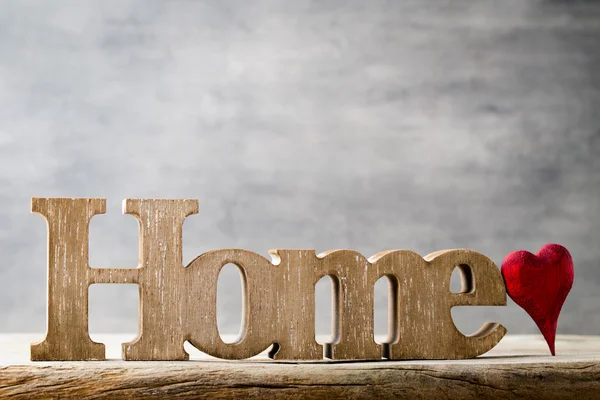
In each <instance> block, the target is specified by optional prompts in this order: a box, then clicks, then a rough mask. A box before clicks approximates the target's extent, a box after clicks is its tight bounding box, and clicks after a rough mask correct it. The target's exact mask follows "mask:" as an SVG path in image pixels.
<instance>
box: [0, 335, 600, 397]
mask: <svg viewBox="0 0 600 400" xmlns="http://www.w3.org/2000/svg"><path fill="white" fill-rule="evenodd" d="M99 336H100V337H95V339H101V340H102V341H103V342H105V343H106V346H107V355H108V356H109V357H119V352H120V343H121V342H122V341H123V340H124V337H123V336H122V335H99ZM37 338H39V337H37ZM34 339H36V337H33V336H32V335H0V354H1V356H0V365H2V367H0V397H1V398H5V397H11V398H16V399H42V398H67V397H75V398H79V399H98V398H136V399H155V398H177V399H192V398H193V399H198V398H200V399H201V398H225V397H226V398H246V399H262V398H308V399H318V398H329V399H341V398H346V399H348V398H366V399H371V398H372V399H375V398H395V399H402V398H407V399H408V398H410V399H413V398H417V399H418V398H436V399H445V398H461V399H475V398H480V397H483V396H485V397H494V398H499V399H513V398H530V399H561V398H570V397H573V396H577V397H578V398H580V399H595V398H600V337H598V336H594V337H590V336H573V335H569V336H559V337H558V339H557V354H558V356H556V357H551V356H550V355H549V352H548V349H547V346H546V344H545V342H544V340H543V338H542V337H541V336H533V335H530V336H527V335H524V336H518V335H514V336H510V335H509V336H507V337H505V338H504V339H503V340H502V341H501V342H500V344H499V345H498V346H497V347H496V348H494V349H493V350H492V351H490V352H489V353H487V354H486V355H485V356H482V357H479V358H476V359H472V360H454V361H449V360H446V361H431V360H429V361H371V362H333V361H321V362H292V361H286V362H274V361H271V360H269V359H268V358H267V355H266V354H265V353H263V354H261V355H260V356H257V357H255V358H252V359H250V360H246V361H222V360H217V359H214V358H211V357H209V356H206V355H203V354H200V353H199V352H195V353H192V352H193V347H192V346H186V350H188V351H190V353H191V354H190V359H191V361H168V362H167V361H165V362H153V361H150V362H142V361H122V360H118V361H88V362H31V361H29V360H28V343H30V342H31V341H32V340H34Z"/></svg>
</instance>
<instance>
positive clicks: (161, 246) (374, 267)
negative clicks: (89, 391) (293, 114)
mask: <svg viewBox="0 0 600 400" xmlns="http://www.w3.org/2000/svg"><path fill="white" fill-rule="evenodd" d="M32 211H33V212H35V213H39V214H41V215H42V216H43V217H44V218H45V219H46V221H47V224H48V313H47V316H48V330H47V334H46V337H45V339H44V340H43V341H41V342H39V343H35V344H32V346H31V359H32V360H36V361H59V360H103V359H105V352H104V345H103V344H102V343H95V342H93V341H92V340H91V339H90V337H89V334H88V286H89V285H90V284H94V283H136V284H138V285H139V290H140V307H139V310H140V311H139V330H140V332H139V336H138V338H137V339H136V340H135V341H134V342H131V343H124V344H123V357H124V359H125V360H186V359H188V354H187V353H186V352H185V350H184V342H185V341H189V342H190V343H191V344H192V345H193V346H194V347H196V348H197V349H198V350H200V351H202V352H205V353H207V354H209V355H212V356H215V357H219V358H225V359H244V358H249V357H252V356H254V355H256V354H259V353H260V352H262V351H264V350H265V349H267V348H269V347H270V346H271V345H273V347H272V351H271V354H270V356H271V357H272V358H274V359H278V360H321V359H322V358H323V357H324V356H325V357H326V358H331V359H334V360H374V359H380V358H382V357H384V358H388V359H391V360H402V359H463V358H472V357H476V356H478V355H480V354H483V353H485V352H487V351H488V350H490V349H491V348H492V347H494V346H495V345H496V344H497V343H498V342H499V341H500V340H501V339H502V337H503V336H504V335H505V334H506V329H505V328H504V327H503V326H502V325H500V324H497V323H486V324H484V325H483V326H482V327H481V329H480V330H479V331H478V332H476V333H475V334H473V335H471V336H465V335H463V334H462V333H461V332H460V331H459V330H458V329H457V328H456V326H455V325H454V323H453V321H452V316H451V313H450V309H451V308H452V307H455V306H500V305H506V289H505V286H504V282H503V279H502V275H501V274H500V271H499V269H498V268H497V267H496V265H495V264H494V263H493V262H492V261H491V260H490V259H489V258H487V257H486V256H484V255H483V254H480V253H478V252H476V251H473V250H465V249H457V250H443V251H438V252H435V253H432V254H429V255H427V256H425V257H421V256H420V255H419V254H417V253H414V252H412V251H409V250H392V251H385V252H381V253H378V254H375V255H374V256H372V257H371V258H369V259H367V258H365V257H364V256H362V255H361V254H359V253H357V252H355V251H352V250H334V251H328V252H325V253H323V254H319V255H317V254H316V253H315V251H314V250H297V249H294V250H284V249H280V250H272V251H270V254H271V256H272V261H270V260H268V259H266V258H264V257H262V256H261V255H259V254H256V253H253V252H251V251H247V250H241V249H221V250H215V251H209V252H207V253H204V254H202V255H200V256H199V257H197V258H196V259H195V260H193V261H192V262H191V263H190V264H189V265H188V266H186V267H184V265H183V264H182V228H183V222H184V220H185V218H186V217H187V216H189V215H192V214H195V213H197V212H198V201H197V200H188V199H185V200H162V199H127V200H125V201H124V203H123V213H124V214H131V215H133V216H135V217H136V218H137V220H138V222H139V243H140V245H139V248H140V254H139V266H138V267H137V268H135V269H112V268H110V269H109V268H106V269H97V268H90V266H89V264H88V233H89V223H90V220H91V218H92V217H93V216H94V215H96V214H102V213H104V212H105V211H106V201H105V200H104V199H95V198H89V199H86V198H76V199H69V198H34V199H32ZM228 263H233V264H236V265H237V266H239V267H240V269H241V271H242V274H243V288H244V308H243V309H244V311H243V331H242V334H241V336H240V339H239V340H238V341H237V342H236V343H225V342H223V340H222V339H221V337H220V335H219V331H218V329H217V319H216V295H217V278H218V276H219V272H220V270H221V268H222V267H223V266H224V265H226V264H228ZM457 266H458V267H459V268H460V269H461V271H462V272H463V274H462V275H463V282H462V290H461V291H460V293H452V292H451V291H450V277H451V274H452V271H453V270H454V268H455V267H457ZM325 275H329V276H331V277H332V278H333V281H334V283H335V289H334V294H335V301H334V319H335V320H336V321H337V324H336V329H335V335H334V336H335V338H334V340H333V342H332V343H327V344H325V345H324V346H321V345H320V344H318V343H317V342H316V341H315V316H314V312H315V292H314V291H315V284H316V283H317V282H318V281H319V279H320V278H322V277H323V276H325ZM383 276H387V277H388V278H389V279H390V282H391V283H392V284H391V285H390V287H391V289H390V296H391V299H392V301H391V302H390V304H391V307H390V309H389V315H388V318H389V322H388V323H389V326H391V334H390V335H389V336H390V337H389V338H388V341H387V342H386V343H383V344H378V343H377V342H375V339H374V333H373V325H374V324H373V320H374V299H373V285H374V284H375V282H376V281H377V280H378V279H379V278H381V277H383Z"/></svg>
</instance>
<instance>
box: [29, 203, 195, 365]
mask: <svg viewBox="0 0 600 400" xmlns="http://www.w3.org/2000/svg"><path fill="white" fill-rule="evenodd" d="M105 210H106V200H105V199H56V198H53V199H41V198H34V199H33V200H32V211H33V212H36V213H39V214H41V215H42V216H44V218H45V219H46V221H47V223H48V314H47V315H48V324H47V326H48V328H47V329H48V330H47V333H46V337H45V339H44V340H43V341H42V342H40V343H35V344H33V345H32V346H31V359H32V360H34V361H42V360H47V361H59V360H71V361H74V360H103V359H104V358H105V353H104V345H103V344H101V343H95V342H93V341H92V340H91V339H90V337H89V334H88V286H89V285H90V284H92V283H137V284H139V286H140V336H139V337H138V339H137V340H136V341H134V342H133V343H125V344H123V353H124V356H125V359H127V360H185V359H187V358H188V354H187V353H186V352H185V350H184V348H183V342H184V340H185V337H186V334H185V327H186V325H185V324H186V322H185V321H184V315H185V312H186V309H185V305H186V300H187V298H188V293H187V292H186V291H185V290H183V288H185V276H184V273H185V271H184V268H183V265H182V255H181V240H182V237H181V236H182V227H183V221H184V220H185V218H186V217H187V216H188V215H191V214H194V213H197V212H198V202H197V200H160V199H147V200H141V199H139V200H125V202H124V212H125V213H127V214H132V215H134V216H135V217H136V218H137V219H138V222H139V230H140V233H139V240H140V245H139V248H140V264H139V266H138V268H135V269H95V268H94V269H92V268H90V267H89V265H88V236H89V222H90V220H91V218H92V217H93V216H94V215H96V214H102V213H104V212H105Z"/></svg>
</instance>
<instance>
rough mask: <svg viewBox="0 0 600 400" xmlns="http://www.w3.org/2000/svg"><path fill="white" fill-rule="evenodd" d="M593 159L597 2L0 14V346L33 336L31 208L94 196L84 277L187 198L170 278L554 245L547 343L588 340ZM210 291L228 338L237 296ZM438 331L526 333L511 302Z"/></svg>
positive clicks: (35, 258)
mask: <svg viewBox="0 0 600 400" xmlns="http://www.w3.org/2000/svg"><path fill="white" fill-rule="evenodd" d="M599 152H600V3H598V2H592V1H540V0H526V1H524V0H505V1H492V0H485V1H467V0H448V1H423V0H414V1H400V0H398V1H373V0H370V1H366V0H360V1H358V0H356V1H343V0H337V1H306V0H294V1H283V0H282V1H269V0H258V1H223V0H212V1H177V0H172V1H159V0H143V1H142V0H137V1H123V0H119V1H74V0H73V1H68V0H54V1H51V2H49V1H42V0H39V1H23V0H14V1H6V0H4V1H0V182H1V184H2V190H1V191H0V252H1V253H2V255H3V256H2V259H1V260H0V330H2V331H13V332H17V331H35V332H42V331H43V330H44V329H45V293H46V229H45V223H44V221H43V219H42V218H41V217H40V216H37V215H30V214H29V204H30V197H32V196H68V197H106V198H107V199H108V213H107V214H106V215H104V216H98V217H96V218H94V220H93V222H92V227H91V230H92V232H91V236H92V238H91V263H92V265H93V266H94V267H111V268H118V267H135V265H136V263H137V259H136V258H137V228H136V222H135V221H134V219H133V218H132V217H130V216H123V215H121V213H120V204H121V200H122V199H123V198H125V197H192V198H198V199H200V204H201V212H200V214H199V215H198V216H194V217H191V218H189V220H188V221H187V222H186V224H185V230H184V245H185V248H184V258H185V260H186V262H188V261H190V260H191V259H193V258H194V257H195V256H196V255H198V254H200V253H201V252H203V251H206V250H210V249H216V248H221V247H242V248H246V249H249V250H253V251H256V252H259V253H261V254H264V255H266V254H267V250H268V249H269V248H298V247H301V248H315V249H316V250H317V251H318V252H322V251H325V250H328V249H335V248H350V249H356V250H358V251H360V252H362V253H363V254H364V255H365V256H367V257H368V256H370V255H372V254H374V253H376V252H378V251H381V250H387V249H396V248H406V249H412V250H415V251H417V252H419V253H421V254H423V255H425V254H427V253H429V252H432V251H435V250H440V249H444V248H454V247H468V248H472V249H475V250H478V251H480V252H482V253H484V254H486V255H488V256H489V257H490V258H492V259H493V260H494V261H495V262H496V263H497V264H498V265H500V263H501V262H502V259H503V257H504V256H505V255H506V254H507V253H509V252H511V251H513V250H517V249H527V250H530V251H537V250H538V248H539V247H540V246H541V245H543V244H544V243H547V242H557V243H561V244H563V245H565V246H566V247H568V248H569V249H570V250H571V252H572V254H573V257H574V260H575V267H576V281H575V286H574V288H573V291H572V294H571V296H570V297H569V299H568V301H567V303H566V305H565V308H564V310H563V315H562V317H561V320H560V324H559V332H560V333H582V334H600V269H599V262H600V243H599V240H600V161H599V160H600V159H599V157H598V153H599ZM223 274H224V275H223V279H222V280H221V281H220V292H219V313H220V314H219V318H220V319H219V322H220V324H221V326H222V327H223V330H224V331H225V332H226V333H234V332H236V331H237V329H238V327H239V315H240V309H239V307H240V306H239V304H240V295H239V279H238V277H237V275H236V272H235V270H234V269H232V270H227V271H225V272H224V273H223ZM326 289H327V285H326V284H319V288H318V299H319V302H320V304H321V305H320V306H319V307H318V308H319V322H318V326H319V330H321V331H326V330H327V328H328V325H327V322H326V320H327V318H328V307H327V306H326V304H327V303H328V301H329V299H328V298H327V297H326V292H327V290H326ZM386 296H387V293H386V291H385V287H384V286H383V287H382V285H378V289H377V307H378V315H379V316H380V315H382V312H383V311H381V310H383V309H385V302H386V301H387V300H386ZM90 302H91V303H90V310H91V311H90V312H91V329H92V331H93V332H103V331H133V330H135V329H136V322H135V318H136V315H137V291H136V289H135V287H132V286H122V285H110V286H109V285H95V286H93V287H92V289H91V300H90ZM454 315H455V317H456V323H457V325H458V327H459V328H460V329H462V330H464V331H465V332H467V333H470V332H472V331H474V330H476V329H477V328H478V327H479V326H480V325H481V323H482V322H484V321H486V320H491V321H498V322H501V323H503V324H504V325H505V326H507V327H508V329H509V331H510V332H512V333H516V332H536V328H535V326H534V324H533V322H532V321H531V320H530V319H529V317H528V316H527V315H526V314H525V312H523V311H522V310H520V309H519V308H518V307H517V306H516V305H515V304H514V303H512V302H509V305H508V306H507V307H483V308H478V307H477V308H462V309H459V310H456V312H454ZM377 329H378V332H383V331H385V322H384V320H383V319H382V318H379V319H378V326H377Z"/></svg>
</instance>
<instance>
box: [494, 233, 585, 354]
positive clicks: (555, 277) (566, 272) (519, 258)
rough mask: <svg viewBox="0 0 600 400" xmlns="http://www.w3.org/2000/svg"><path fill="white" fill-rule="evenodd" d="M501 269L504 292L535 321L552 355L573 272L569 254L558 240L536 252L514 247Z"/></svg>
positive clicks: (571, 284)
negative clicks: (561, 311) (518, 249)
mask: <svg viewBox="0 0 600 400" xmlns="http://www.w3.org/2000/svg"><path fill="white" fill-rule="evenodd" d="M501 270H502V276H503V277H504V283H505V285H506V292H507V293H508V295H509V296H510V297H511V299H513V300H514V302H515V303H517V304H518V305H519V306H521V307H522V308H523V309H524V310H525V311H527V313H528V314H529V316H530V317H531V318H532V319H533V320H534V321H535V323H536V325H537V326H538V328H539V329H540V331H541V332H542V335H544V339H546V343H548V347H549V348H550V352H551V353H552V355H553V356H554V355H555V351H554V342H555V338H556V326H557V323H558V316H559V314H560V310H561V308H562V306H563V304H564V302H565V300H566V298H567V295H568V294H569V291H570V290H571V287H572V286H573V279H574V276H575V272H574V270H573V259H572V258H571V254H569V251H568V250H567V249H566V248H564V247H563V246H561V245H558V244H547V245H545V246H543V247H542V248H541V249H540V251H538V253H537V254H535V255H534V254H531V253H530V252H528V251H525V250H520V251H515V252H514V253H510V254H509V255H508V256H506V258H505V259H504V261H503V262H502V268H501Z"/></svg>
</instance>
